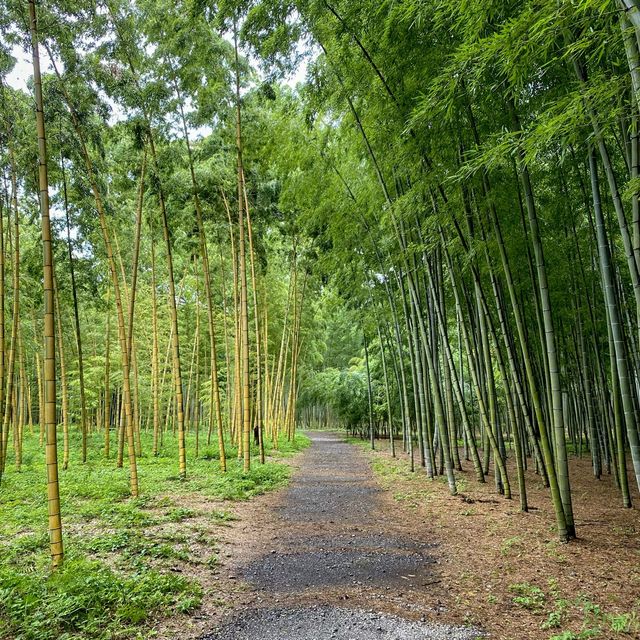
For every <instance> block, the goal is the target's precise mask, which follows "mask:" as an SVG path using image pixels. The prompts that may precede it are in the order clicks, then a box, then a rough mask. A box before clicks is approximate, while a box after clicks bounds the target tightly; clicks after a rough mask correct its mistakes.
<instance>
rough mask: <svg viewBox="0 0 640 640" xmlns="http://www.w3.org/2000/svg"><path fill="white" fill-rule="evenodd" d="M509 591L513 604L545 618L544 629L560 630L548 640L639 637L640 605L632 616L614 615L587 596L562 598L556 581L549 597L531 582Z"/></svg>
mask: <svg viewBox="0 0 640 640" xmlns="http://www.w3.org/2000/svg"><path fill="white" fill-rule="evenodd" d="M509 589H510V591H512V592H513V593H514V594H515V596H514V597H513V603H514V604H516V605H518V606H520V607H523V608H525V609H529V610H532V611H534V612H536V613H538V614H539V615H540V616H544V619H543V620H542V622H541V623H540V628H541V629H545V630H551V629H556V630H557V632H556V633H555V634H554V635H552V636H550V638H549V640H586V639H587V638H594V639H601V640H605V639H606V640H610V639H613V638H629V637H638V634H640V609H639V607H640V602H638V603H637V604H636V606H635V607H634V609H633V610H632V611H630V612H623V613H611V612H608V611H606V610H605V609H604V608H603V607H602V606H601V605H599V604H596V603H594V602H592V601H591V600H590V599H589V597H587V596H586V595H585V594H581V595H579V596H578V597H576V598H564V597H562V595H561V593H560V592H559V590H558V586H557V584H556V582H555V580H549V581H548V589H547V593H545V592H544V591H543V590H542V589H541V588H540V587H538V586H536V585H532V584H530V583H528V582H524V583H519V584H513V585H511V586H510V587H509ZM567 626H570V627H573V628H574V629H576V630H573V629H571V630H570V629H567V628H566V627H567Z"/></svg>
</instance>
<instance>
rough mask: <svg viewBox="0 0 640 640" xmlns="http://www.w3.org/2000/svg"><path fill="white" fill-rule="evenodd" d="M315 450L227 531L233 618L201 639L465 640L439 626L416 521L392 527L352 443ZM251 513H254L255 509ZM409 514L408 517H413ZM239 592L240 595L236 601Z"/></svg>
mask: <svg viewBox="0 0 640 640" xmlns="http://www.w3.org/2000/svg"><path fill="white" fill-rule="evenodd" d="M311 437H312V440H313V444H312V446H311V447H310V448H309V449H308V450H307V451H306V452H305V453H304V454H302V456H301V457H300V458H299V466H298V468H297V470H296V471H295V473H294V477H293V479H292V483H291V485H290V487H289V488H287V489H286V490H284V491H282V492H280V493H278V494H276V495H274V496H272V497H270V498H267V499H265V500H261V501H255V502H253V503H251V504H250V505H247V509H249V510H251V511H248V512H247V513H246V514H244V515H243V516H241V517H242V522H243V524H242V526H240V527H235V528H234V530H233V532H232V536H231V538H232V544H233V546H234V547H235V549H234V550H233V551H232V553H231V556H232V558H233V561H232V562H233V564H232V565H230V566H228V567H227V572H226V573H227V576H226V577H227V579H230V580H238V581H239V582H238V584H239V596H238V598H237V599H236V602H235V607H234V609H233V610H232V612H231V614H230V615H229V616H228V617H227V618H226V620H224V621H223V622H222V624H221V625H220V626H219V627H218V628H217V629H215V630H213V631H212V632H211V633H209V634H207V635H205V636H204V638H206V639H207V640H231V639H233V640H253V639H255V640H258V639H259V638H260V639H261V640H262V639H264V640H268V639H273V640H275V639H276V638H277V639H278V640H316V639H317V640H320V639H321V638H323V639H324V638H336V639H343V638H344V639H345V640H365V639H369V638H379V639H385V640H392V639H398V640H401V639H407V640H413V639H416V640H417V639H428V638H432V639H440V638H451V639H460V640H464V639H472V638H476V637H478V634H477V633H474V632H473V631H471V630H469V629H462V628H454V627H451V626H448V625H446V624H437V623H433V622H426V620H429V621H433V620H434V619H435V618H441V619H443V621H444V620H446V611H445V610H444V608H443V607H442V605H441V602H440V600H439V598H438V594H439V593H441V591H440V590H441V589H442V588H443V587H442V585H441V582H440V579H439V577H438V575H439V574H438V564H437V558H436V557H435V549H434V545H433V544H432V543H431V542H430V541H429V540H427V539H424V536H425V533H424V528H423V527H421V526H420V525H421V523H420V521H419V519H418V518H412V517H410V518H406V522H399V521H398V508H397V502H394V509H391V503H392V502H393V497H392V496H391V495H390V494H389V492H385V491H382V490H381V489H379V488H378V486H377V485H376V482H375V480H374V476H373V473H372V471H371V469H370V466H369V464H368V462H367V460H366V458H365V456H364V454H363V453H362V452H361V451H360V450H359V449H358V448H356V447H353V446H351V445H349V444H347V443H346V442H344V441H343V440H342V439H341V437H340V436H339V435H337V434H329V433H322V434H320V433H318V434H311ZM252 507H253V509H252ZM410 515H413V514H410ZM240 594H241V595H240Z"/></svg>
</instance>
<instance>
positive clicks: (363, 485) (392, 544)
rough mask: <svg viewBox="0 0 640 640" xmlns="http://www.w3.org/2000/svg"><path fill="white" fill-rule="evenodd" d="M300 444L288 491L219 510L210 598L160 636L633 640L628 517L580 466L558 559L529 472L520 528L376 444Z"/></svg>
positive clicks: (639, 526) (482, 492)
mask: <svg viewBox="0 0 640 640" xmlns="http://www.w3.org/2000/svg"><path fill="white" fill-rule="evenodd" d="M311 435H312V439H313V446H312V447H311V448H310V449H308V450H307V451H306V452H304V453H303V454H301V455H300V456H299V457H298V458H296V459H295V460H294V466H296V467H297V469H296V470H295V472H294V475H293V479H292V483H291V485H290V487H289V488H287V489H285V490H282V491H279V492H277V493H272V494H269V495H265V496H260V497H258V498H256V499H254V500H252V501H251V502H248V503H243V504H238V505H236V506H234V507H233V509H232V512H233V514H234V518H235V519H234V520H233V521H231V522H229V523H228V524H229V526H228V528H227V529H226V530H225V533H224V535H222V536H219V537H218V541H217V544H218V548H219V555H220V557H221V558H223V561H222V562H221V564H220V566H219V567H218V570H217V573H216V575H215V580H216V582H217V585H218V587H219V588H218V589H217V594H218V596H219V597H217V598H207V597H206V596H205V598H204V599H203V605H202V607H201V609H200V610H199V612H198V614H197V615H196V616H195V617H194V616H193V615H184V616H182V617H180V616H178V617H174V618H172V619H171V620H170V621H169V625H168V626H167V623H166V621H164V622H163V624H162V625H161V626H159V627H158V631H159V632H160V636H161V637H163V638H181V639H182V640H189V639H191V638H202V640H232V639H233V640H253V639H256V640H257V639H258V638H260V639H265V640H276V639H277V640H320V639H323V640H324V639H328V638H336V639H343V638H344V639H348V640H369V639H371V638H376V639H389V640H391V639H393V640H405V639H406V640H414V639H416V640H417V639H419V638H420V639H424V640H427V639H432V640H438V639H440V638H450V639H454V638H476V637H480V636H479V633H480V632H477V631H474V630H479V629H481V630H482V631H483V632H486V633H487V634H488V635H489V637H492V638H497V639H499V640H547V639H550V638H554V639H557V640H582V639H586V638H600V639H603V640H608V639H613V638H636V637H640V636H639V635H638V631H639V627H638V624H639V621H640V609H639V608H638V607H639V605H640V602H639V599H640V544H639V542H640V541H639V536H638V533H639V530H640V522H639V519H638V511H637V509H633V510H624V509H622V508H619V507H618V502H619V501H618V499H617V494H616V491H615V488H614V487H613V486H612V484H613V483H612V482H611V479H610V478H605V479H603V480H602V481H596V480H595V479H593V478H592V477H591V476H590V469H589V462H588V460H577V459H576V460H572V479H573V488H574V493H575V496H576V505H575V508H576V524H577V527H578V534H579V539H578V540H577V541H575V542H572V543H570V544H568V545H563V544H560V543H559V542H557V540H556V538H555V535H554V521H553V513H552V511H551V509H550V508H549V506H548V497H547V495H546V491H545V490H544V488H543V487H542V485H541V483H540V481H539V479H538V478H537V476H535V475H534V474H533V473H528V474H527V476H528V477H527V480H528V486H529V500H530V505H531V510H530V513H527V514H524V513H521V512H520V511H519V509H518V501H517V497H516V499H514V500H512V501H508V500H504V499H503V498H499V497H497V496H495V494H494V492H493V483H492V478H488V482H487V484H486V485H484V486H481V485H478V484H477V483H476V482H475V481H474V479H473V473H472V471H470V470H468V471H466V472H463V473H459V474H458V480H459V491H460V493H459V495H458V496H455V497H452V496H450V495H449V493H448V490H447V486H446V484H445V483H444V482H442V481H440V480H435V481H430V480H429V479H428V478H427V477H426V475H425V474H424V472H423V471H422V470H419V471H418V472H416V473H411V472H410V470H409V464H408V459H407V457H406V456H404V455H403V454H401V455H400V457H399V458H396V459H393V458H391V456H390V455H389V454H388V452H387V449H388V444H387V443H383V442H380V443H377V447H378V449H380V451H376V452H371V451H367V450H366V448H362V447H358V446H353V444H347V443H346V442H345V441H344V438H341V437H340V436H338V435H336V434H329V433H314V434H311ZM467 466H470V465H467ZM634 498H635V499H636V501H637V500H638V496H637V495H634ZM205 593H206V589H205Z"/></svg>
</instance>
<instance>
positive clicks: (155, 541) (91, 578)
mask: <svg viewBox="0 0 640 640" xmlns="http://www.w3.org/2000/svg"><path fill="white" fill-rule="evenodd" d="M71 435H72V438H71V459H70V463H69V469H68V470H66V471H63V470H62V469H61V470H60V495H61V505H62V517H63V531H64V543H65V563H64V566H63V568H62V569H61V570H59V571H57V572H55V573H53V574H52V573H51V572H50V568H49V548H48V544H49V542H48V533H47V502H46V484H45V467H44V451H43V449H42V448H41V447H40V446H39V445H38V441H37V440H38V439H37V436H35V435H26V436H25V442H24V451H23V463H22V469H21V471H20V472H16V471H15V469H14V468H13V465H12V462H13V460H12V458H11V455H12V451H9V458H8V459H7V470H6V473H5V475H4V477H3V479H2V485H1V486H0V504H1V505H2V518H0V638H14V639H15V640H53V639H54V638H55V639H57V638H60V639H62V640H76V639H77V640H80V639H83V640H84V639H95V640H107V639H113V640H117V639H120V638H129V637H146V636H145V630H148V629H149V624H150V623H151V622H152V621H153V620H154V619H156V618H158V617H162V616H167V615H171V614H174V613H187V612H189V611H191V610H193V609H195V608H197V607H198V606H199V604H200V600H201V597H202V588H201V586H200V584H198V583H197V582H195V581H193V580H189V579H187V578H185V577H183V576H181V575H176V573H174V572H173V571H172V568H173V567H174V566H175V564H176V563H180V562H194V563H196V562H202V561H201V560H200V559H198V558H191V557H190V554H189V548H188V545H186V544H185V542H186V541H187V536H186V534H185V533H184V530H185V527H188V526H189V525H190V522H191V520H193V519H194V518H197V517H198V516H200V515H202V514H201V513H200V512H198V511H197V510H195V509H192V508H190V507H187V506H184V505H183V504H181V502H182V498H183V497H186V496H189V495H194V494H196V495H198V496H200V497H205V499H210V500H230V501H231V500H246V499H248V498H250V497H252V496H255V495H259V494H262V493H265V492H267V491H271V490H273V489H276V488H279V487H281V486H283V485H285V484H286V483H287V482H288V479H289V475H290V468H289V466H288V465H287V464H286V462H283V461H282V458H286V457H288V456H291V455H293V454H294V453H295V452H297V451H299V450H301V449H303V448H304V447H306V446H307V445H308V444H309V442H310V441H309V440H308V438H306V437H305V436H303V435H298V436H296V440H295V442H293V443H290V442H287V441H286V440H284V441H281V442H280V443H279V451H278V452H275V451H273V450H268V451H267V455H268V461H267V462H266V463H265V464H264V465H260V464H259V462H258V459H257V457H256V458H255V460H254V462H253V464H252V469H251V471H249V472H247V473H245V472H244V471H243V469H242V463H241V462H240V461H238V460H237V451H236V450H235V449H233V448H231V447H229V449H228V451H227V455H228V460H227V463H228V472H227V473H226V474H221V473H220V470H219V464H218V463H219V455H218V450H217V447H214V446H206V447H204V448H201V457H200V458H198V459H195V458H194V456H193V451H194V441H193V439H192V438H188V441H187V452H188V453H187V479H186V480H183V481H181V480H180V479H179V478H178V453H177V443H176V441H175V439H174V438H173V437H171V436H170V435H169V436H166V437H165V441H164V445H163V447H162V450H161V452H160V455H159V456H157V457H153V456H151V455H150V451H151V437H150V435H148V434H144V433H143V434H142V446H143V452H144V453H145V454H146V455H144V456H143V457H142V458H140V459H139V460H138V475H139V479H140V497H139V498H137V499H131V498H130V497H129V470H128V466H127V462H126V455H125V466H124V468H122V469H117V468H116V465H115V460H114V457H113V454H112V457H111V459H110V460H105V459H104V456H103V454H102V446H103V443H102V438H103V436H102V434H95V435H93V436H91V437H90V441H89V459H88V461H87V463H86V464H84V465H83V464H82V463H81V461H80V459H79V451H80V442H79V435H78V433H77V431H76V430H75V429H74V430H73V431H72V434H71ZM61 444H62V443H60V444H59V446H60V448H61ZM113 449H115V443H112V450H113ZM254 453H255V454H256V456H257V451H254ZM233 519H234V516H233V514H232V513H231V512H229V511H228V510H215V511H213V512H212V513H211V514H209V522H211V524H213V525H214V526H216V525H222V524H227V523H228V522H229V521H231V520H233ZM216 557H217V556H215V554H214V555H211V556H210V557H209V559H208V560H207V561H206V563H205V564H206V565H207V566H208V567H209V568H210V569H211V570H214V569H215V565H216V560H214V559H213V558H216Z"/></svg>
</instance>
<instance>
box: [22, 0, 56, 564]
mask: <svg viewBox="0 0 640 640" xmlns="http://www.w3.org/2000/svg"><path fill="white" fill-rule="evenodd" d="M28 1H29V20H30V31H31V49H32V58H33V84H34V89H35V98H36V126H37V137H38V189H39V194H40V214H41V216H42V244H43V275H44V344H45V361H44V382H45V390H44V396H45V397H44V402H45V429H46V434H47V447H46V463H47V497H48V511H49V546H50V551H51V563H52V566H53V568H54V569H56V568H58V567H59V566H61V565H62V561H63V558H64V551H63V547H62V519H61V517H60V490H59V485H58V451H57V439H56V349H55V328H54V320H53V315H54V313H53V312H54V310H53V305H54V302H53V251H52V246H51V244H52V243H51V222H50V219H49V177H48V175H47V137H46V133H45V125H44V105H43V101H42V78H41V75H40V55H39V52H38V25H37V19H36V6H35V0H28Z"/></svg>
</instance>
